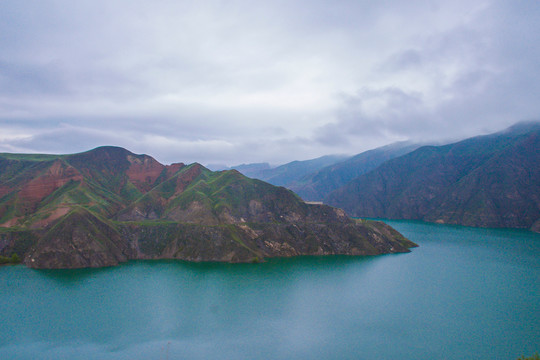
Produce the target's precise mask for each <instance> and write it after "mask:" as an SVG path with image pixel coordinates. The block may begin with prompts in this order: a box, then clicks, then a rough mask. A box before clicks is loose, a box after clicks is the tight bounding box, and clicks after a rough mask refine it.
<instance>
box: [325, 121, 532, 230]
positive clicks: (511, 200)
mask: <svg viewBox="0 0 540 360" xmlns="http://www.w3.org/2000/svg"><path fill="white" fill-rule="evenodd" d="M325 202H326V203H328V204H331V205H334V206H339V207H341V208H343V209H345V210H346V211H347V212H348V213H349V214H351V215H353V216H365V217H382V218H393V219H417V220H424V221H431V222H438V223H449V224H462V225H467V226H480V227H510V228H526V229H531V230H536V231H537V229H538V227H539V225H538V224H539V222H538V221H539V219H540V123H530V124H521V125H518V126H515V127H513V128H510V129H508V130H506V131H504V132H501V133H497V134H493V135H489V136H481V137H476V138H471V139H467V140H464V141H461V142H458V143H455V144H450V145H446V146H427V147H422V148H420V149H418V150H416V151H414V152H412V153H409V154H407V155H404V156H402V157H399V158H396V159H393V160H390V161H388V162H386V163H384V164H383V165H381V166H380V167H378V168H377V169H375V170H373V171H371V172H369V173H367V174H364V175H362V176H360V177H358V178H356V179H355V180H353V181H351V182H350V183H348V184H347V185H346V186H344V187H342V188H340V189H338V190H336V191H334V192H333V193H331V194H330V195H329V196H328V197H327V198H326V199H325Z"/></svg>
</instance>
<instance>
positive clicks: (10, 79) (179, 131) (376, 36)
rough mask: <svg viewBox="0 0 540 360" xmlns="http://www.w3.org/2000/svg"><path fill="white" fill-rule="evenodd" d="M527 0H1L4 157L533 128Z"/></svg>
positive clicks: (532, 20)
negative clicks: (528, 124)
mask: <svg viewBox="0 0 540 360" xmlns="http://www.w3.org/2000/svg"><path fill="white" fill-rule="evenodd" d="M539 19H540V1H538V0H508V1H491V0H486V1H475V0H466V1H465V0H453V1H448V0H443V1H437V0H426V1H422V0H409V1H403V0H388V1H385V0H381V1H373V0H369V1H364V0H356V1H352V0H350V1H340V0H332V1H330V0H329V1H323V0H299V1H295V0H272V1H256V0H246V1H243V0H240V1H235V0H227V1H203V0H201V1H182V0H174V1H173V0H171V1H164V0H154V1H137V0H129V1H127V0H126V1H122V0H117V1H111V0H107V1H101V0H91V1H86V0H77V1H73V0H56V1H50V0H35V1H32V0H0V152H40V153H41V152H45V153H73V152H80V151H85V150H89V149H91V148H94V147H97V146H100V145H118V146H122V147H125V148H127V149H129V150H131V151H133V152H135V153H147V154H149V155H152V156H154V157H155V158H156V159H158V160H159V161H161V162H164V163H170V162H176V161H183V162H194V161H198V162H200V163H203V164H208V163H224V164H228V165H235V164H240V163H248V162H263V161H267V162H271V163H274V164H277V163H284V162H288V161H291V160H303V159H309V158H314V157H318V156H321V155H325V154H336V153H348V154H355V153H359V152H361V151H364V150H367V149H370V148H374V147H376V146H381V145H384V144H388V143H391V142H394V141H401V140H412V141H441V140H447V139H460V138H464V137H469V136H473V135H478V134H484V133H489V132H493V131H497V130H500V129H503V128H505V127H508V126H510V125H512V124H513V123H515V122H518V121H522V120H537V119H540V20H539Z"/></svg>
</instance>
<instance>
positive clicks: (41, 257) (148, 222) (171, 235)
mask: <svg viewBox="0 0 540 360" xmlns="http://www.w3.org/2000/svg"><path fill="white" fill-rule="evenodd" d="M411 246H414V244H413V243H411V242H409V241H408V240H406V239H405V238H403V236H401V235H400V234H399V233H397V232H396V231H395V230H393V229H392V228H390V227H389V226H387V225H385V224H382V223H378V222H362V221H354V220H352V219H350V218H348V217H347V216H346V215H345V214H344V212H343V211H342V210H339V209H334V208H331V207H329V206H326V205H311V204H306V203H304V202H303V201H301V200H300V199H299V198H298V197H297V196H296V195H295V194H294V193H292V192H291V191H289V190H287V189H285V188H282V187H276V186H273V185H270V184H268V183H265V182H263V181H259V180H254V179H250V178H247V177H245V176H244V175H242V174H240V173H239V172H238V171H236V170H230V171H221V172H212V171H210V170H208V169H206V168H205V167H203V166H202V165H200V164H197V163H195V164H191V165H184V164H183V163H176V164H172V165H168V166H166V165H162V164H160V163H159V162H157V161H156V160H155V159H153V158H152V157H150V156H148V155H136V154H133V153H131V152H129V151H128V150H126V149H123V148H118V147H100V148H97V149H94V150H91V151H87V152H84V153H80V154H72V155H33V154H30V155H28V154H0V263H1V262H5V260H6V259H7V260H8V261H12V260H13V259H17V258H20V259H22V261H23V262H24V263H25V264H26V265H27V266H30V267H36V268H78V267H98V266H110V265H115V264H118V263H119V262H123V261H127V260H129V259H158V258H168V259H169V258H174V259H184V260H192V261H228V262H246V261H259V260H261V259H264V258H266V257H275V256H295V255H326V254H350V255H368V254H369V255H374V254H380V253H390V252H406V251H408V249H407V248H408V247H411Z"/></svg>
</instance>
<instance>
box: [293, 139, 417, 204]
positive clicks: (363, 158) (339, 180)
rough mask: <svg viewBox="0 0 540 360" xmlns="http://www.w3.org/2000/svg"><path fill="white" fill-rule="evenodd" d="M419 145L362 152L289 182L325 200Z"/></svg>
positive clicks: (314, 198) (313, 197)
mask: <svg viewBox="0 0 540 360" xmlns="http://www.w3.org/2000/svg"><path fill="white" fill-rule="evenodd" d="M418 147H420V145H419V144H413V143H410V142H398V143H394V144H390V145H387V146H382V147H379V148H376V149H373V150H369V151H366V152H363V153H360V154H358V155H356V156H353V157H351V158H348V159H346V160H344V161H341V162H338V163H335V164H332V165H329V166H326V167H324V168H322V169H320V170H318V171H315V172H313V173H310V174H308V175H306V176H304V177H302V178H301V179H299V180H297V181H295V182H293V183H291V184H288V186H287V187H288V188H289V189H291V190H293V191H294V192H296V193H297V194H298V195H300V197H302V199H304V200H307V201H322V200H323V199H324V198H325V197H326V196H327V195H328V194H330V193H331V192H332V191H334V190H336V189H338V188H339V187H341V186H343V185H345V184H346V183H348V182H349V181H351V180H353V179H354V178H356V177H358V176H360V175H362V174H365V173H366V172H368V171H370V170H372V169H375V168H376V167H377V166H379V165H380V164H382V163H383V162H385V161H387V160H390V159H393V158H395V157H398V156H401V155H404V154H406V153H409V152H411V151H413V150H415V149H417V148H418Z"/></svg>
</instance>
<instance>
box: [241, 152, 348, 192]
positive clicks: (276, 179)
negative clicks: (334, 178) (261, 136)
mask: <svg viewBox="0 0 540 360" xmlns="http://www.w3.org/2000/svg"><path fill="white" fill-rule="evenodd" d="M346 158H347V156H345V155H326V156H322V157H319V158H316V159H311V160H301V161H300V160H297V161H292V162H289V163H287V164H283V165H280V166H277V167H273V168H272V167H270V165H268V163H256V164H243V165H238V166H233V167H232V169H235V170H238V171H240V172H241V173H242V174H244V175H246V176H248V177H251V178H254V179H259V180H263V181H266V182H269V183H270V184H272V185H277V186H284V187H287V188H289V187H290V186H291V185H292V184H294V183H295V182H296V181H298V180H300V179H301V178H303V177H304V176H306V175H308V174H311V173H313V172H316V171H318V170H319V169H321V168H324V167H326V166H328V165H332V164H335V163H337V162H340V161H342V160H344V159H346Z"/></svg>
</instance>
